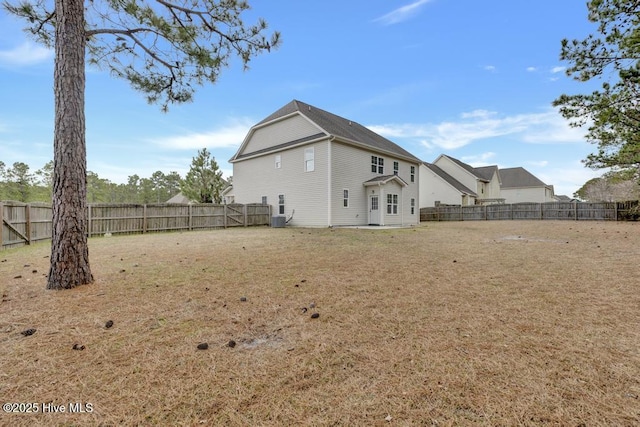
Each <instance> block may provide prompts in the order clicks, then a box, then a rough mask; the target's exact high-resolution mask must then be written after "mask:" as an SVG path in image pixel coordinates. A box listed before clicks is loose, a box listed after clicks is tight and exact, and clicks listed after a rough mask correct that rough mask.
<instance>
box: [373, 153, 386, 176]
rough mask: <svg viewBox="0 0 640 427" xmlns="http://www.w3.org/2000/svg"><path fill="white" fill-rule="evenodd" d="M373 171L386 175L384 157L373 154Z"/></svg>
mask: <svg viewBox="0 0 640 427" xmlns="http://www.w3.org/2000/svg"><path fill="white" fill-rule="evenodd" d="M371 172H372V173H377V174H380V175H384V157H380V156H374V155H371Z"/></svg>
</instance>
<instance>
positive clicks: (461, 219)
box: [460, 204, 464, 221]
mask: <svg viewBox="0 0 640 427" xmlns="http://www.w3.org/2000/svg"><path fill="white" fill-rule="evenodd" d="M460 221H464V211H463V210H462V204H461V205H460Z"/></svg>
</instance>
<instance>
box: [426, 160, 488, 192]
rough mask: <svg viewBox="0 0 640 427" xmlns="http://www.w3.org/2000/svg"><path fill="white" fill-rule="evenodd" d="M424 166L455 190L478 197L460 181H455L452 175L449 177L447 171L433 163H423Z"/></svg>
mask: <svg viewBox="0 0 640 427" xmlns="http://www.w3.org/2000/svg"><path fill="white" fill-rule="evenodd" d="M422 164H423V165H425V166H426V167H427V168H429V169H430V170H431V171H432V172H433V173H435V174H436V175H438V176H439V177H440V178H442V179H443V180H444V181H445V182H447V183H448V184H449V185H451V186H452V187H453V188H455V189H456V190H458V191H459V192H461V193H463V194H468V195H471V196H478V195H477V194H476V193H475V192H474V191H472V190H470V189H468V188H467V187H466V186H465V185H463V184H462V183H461V182H460V181H458V180H457V179H455V178H454V177H452V176H451V175H449V174H448V173H446V172H445V171H443V170H442V169H440V168H439V167H438V166H436V165H434V164H433V163H427V162H423V163H422Z"/></svg>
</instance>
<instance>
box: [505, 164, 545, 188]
mask: <svg viewBox="0 0 640 427" xmlns="http://www.w3.org/2000/svg"><path fill="white" fill-rule="evenodd" d="M500 178H501V181H502V185H501V187H502V188H522V187H549V186H548V185H547V184H545V183H544V182H542V181H540V180H539V179H538V178H536V176H535V175H533V174H532V173H531V172H529V171H528V170H526V169H525V168H522V167H517V168H506V169H500Z"/></svg>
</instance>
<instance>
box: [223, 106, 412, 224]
mask: <svg viewBox="0 0 640 427" xmlns="http://www.w3.org/2000/svg"><path fill="white" fill-rule="evenodd" d="M229 161H230V163H232V165H233V185H232V187H231V188H230V189H229V190H227V192H226V193H225V196H226V197H227V198H232V199H233V200H234V201H235V202H236V203H256V202H257V203H260V202H261V203H265V204H270V205H271V206H272V212H273V214H274V215H283V216H285V217H287V218H288V219H290V222H289V224H290V225H294V226H305V227H333V226H346V225H367V224H373V225H410V224H418V223H419V221H420V213H419V206H420V204H419V191H418V183H419V166H420V164H421V161H420V160H419V159H418V158H416V157H415V156H413V155H412V154H411V153H409V152H408V151H406V150H405V149H403V148H402V147H400V146H398V145H397V144H395V143H393V142H392V141H390V140H388V139H386V138H384V137H382V136H380V135H378V134H376V133H375V132H373V131H371V130H370V129H368V128H366V127H364V126H362V125H360V124H359V123H357V122H355V121H352V120H348V119H345V118H343V117H340V116H337V115H335V114H332V113H329V112H327V111H324V110H321V109H319V108H316V107H314V106H312V105H309V104H305V103H303V102H300V101H297V100H294V101H291V102H290V103H288V104H287V105H285V106H283V107H282V108H280V109H279V110H277V111H276V112H274V113H273V114H271V115H270V116H268V117H267V118H265V119H264V120H262V121H260V122H259V123H257V124H256V125H254V126H253V127H252V128H251V129H250V130H249V133H248V134H247V136H246V137H245V139H244V141H243V142H242V145H241V146H240V148H239V149H238V151H237V153H236V154H235V155H234V156H233V157H232V158H231V159H230V160H229Z"/></svg>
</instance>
